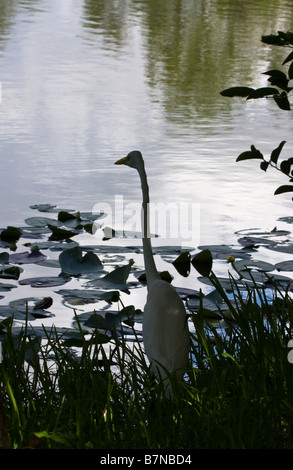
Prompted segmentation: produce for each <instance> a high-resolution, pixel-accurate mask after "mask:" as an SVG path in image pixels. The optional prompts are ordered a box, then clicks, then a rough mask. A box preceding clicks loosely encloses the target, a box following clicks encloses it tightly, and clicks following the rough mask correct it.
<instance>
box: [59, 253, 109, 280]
mask: <svg viewBox="0 0 293 470" xmlns="http://www.w3.org/2000/svg"><path fill="white" fill-rule="evenodd" d="M59 262H60V266H61V269H62V271H63V272H64V273H67V274H71V275H72V276H79V275H81V274H88V273H97V272H99V271H101V270H102V269H103V266H102V263H101V261H100V259H99V258H98V256H97V255H95V254H94V253H93V252H87V253H86V254H85V255H84V256H82V249H81V247H80V246H76V247H74V248H69V249H68V250H64V251H63V252H62V253H60V255H59Z"/></svg>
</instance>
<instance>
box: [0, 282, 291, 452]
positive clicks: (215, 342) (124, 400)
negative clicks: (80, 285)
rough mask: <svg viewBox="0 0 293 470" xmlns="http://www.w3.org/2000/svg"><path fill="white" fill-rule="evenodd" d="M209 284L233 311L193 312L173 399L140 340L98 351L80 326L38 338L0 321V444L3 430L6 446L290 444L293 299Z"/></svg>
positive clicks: (97, 342)
mask: <svg viewBox="0 0 293 470" xmlns="http://www.w3.org/2000/svg"><path fill="white" fill-rule="evenodd" d="M211 279H212V281H213V283H214V286H215V287H216V288H217V290H218V292H220V294H221V296H222V297H223V298H224V300H225V302H226V304H227V305H228V306H229V309H230V310H229V315H227V313H225V314H224V313H223V318H224V317H225V319H224V320H223V322H224V326H225V328H218V325H217V324H215V323H211V322H208V321H207V319H206V317H205V315H201V314H200V313H199V314H194V315H192V316H191V318H192V321H193V324H194V327H195V332H196V333H195V334H194V335H192V336H193V339H194V341H193V343H192V345H191V348H190V364H189V367H188V370H187V371H186V377H185V382H184V385H183V387H182V388H181V387H179V386H178V384H176V383H174V399H173V400H172V401H170V400H167V399H166V398H165V396H164V388H163V385H162V384H161V383H158V382H157V381H152V380H151V378H150V376H149V371H148V365H147V363H146V361H145V357H144V354H143V346H142V343H135V344H132V343H129V344H128V343H127V342H126V341H125V340H124V338H122V339H118V337H117V335H116V334H115V331H114V332H113V335H112V339H111V343H107V344H106V346H107V348H108V347H109V346H110V345H111V346H110V350H109V353H107V354H106V353H105V352H104V344H103V341H104V340H105V337H104V336H103V335H100V334H99V332H98V331H95V332H94V333H93V334H92V335H89V334H87V333H85V332H84V331H83V329H82V327H81V326H80V325H79V330H80V331H79V337H78V338H76V339H75V340H72V339H71V340H68V339H66V338H62V337H60V336H58V334H57V332H56V331H55V330H54V329H52V330H51V331H50V333H48V334H47V339H46V341H44V340H42V339H41V338H39V337H38V336H37V335H32V334H31V333H29V331H28V330H27V328H26V326H24V328H23V331H22V332H21V334H19V335H17V336H15V335H14V334H13V328H12V322H11V321H10V320H5V321H4V322H2V324H1V327H2V329H1V337H2V341H3V361H2V363H1V365H0V385H1V410H0V411H1V413H0V426H1V428H0V438H1V436H2V438H1V439H2V442H1V439H0V445H2V447H4V444H3V442H4V437H5V435H6V437H7V436H8V437H9V440H10V445H11V447H13V448H30V447H41V448H45V449H46V448H50V449H55V448H75V449H84V448H89V449H92V448H93V449H123V448H125V449H139V448H144V449H146V448H147V449H198V448H201V449H207V448H214V449H221V448H292V447H293V428H292V424H293V364H292V363H290V362H289V361H288V357H287V356H288V352H289V349H288V347H287V344H288V341H289V340H290V339H292V337H293V334H292V331H291V326H292V318H293V303H292V300H291V298H290V295H289V294H288V293H286V292H285V293H284V292H281V291H280V290H279V289H275V290H274V296H275V298H274V300H273V302H268V300H267V297H266V293H265V292H264V291H260V289H257V288H256V289H254V290H251V291H249V293H248V296H247V297H246V299H245V300H244V298H243V296H242V295H241V292H240V290H239V288H238V287H237V284H236V283H235V282H234V281H233V279H231V284H232V286H231V287H232V290H233V292H234V295H233V298H232V300H231V298H228V296H227V294H226V292H225V291H224V290H223V289H222V288H221V286H220V284H219V282H218V280H217V278H216V277H215V276H214V275H213V274H212V275H211ZM259 299H260V300H259ZM257 300H258V302H257ZM220 313H221V312H220ZM77 320H78V317H77ZM223 322H222V323H223ZM77 323H78V322H77ZM74 346H77V347H78V349H79V351H80V354H75V353H74V349H73V348H74ZM3 415H4V417H5V421H3V419H1V416H2V417H3ZM3 436H4V437H3Z"/></svg>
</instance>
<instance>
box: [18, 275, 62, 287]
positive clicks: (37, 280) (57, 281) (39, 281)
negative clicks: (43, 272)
mask: <svg viewBox="0 0 293 470" xmlns="http://www.w3.org/2000/svg"><path fill="white" fill-rule="evenodd" d="M70 279H71V278H70V277H66V276H51V277H50V276H48V277H45V276H44V277H30V278H27V279H21V280H20V281H19V284H20V285H21V286H27V285H30V286H31V287H56V286H62V285H63V284H66V282H68V281H70Z"/></svg>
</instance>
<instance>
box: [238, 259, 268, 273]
mask: <svg viewBox="0 0 293 470" xmlns="http://www.w3.org/2000/svg"><path fill="white" fill-rule="evenodd" d="M233 266H234V267H235V268H236V269H237V270H238V271H241V274H243V272H242V271H251V270H252V269H256V270H258V271H264V272H268V271H273V270H274V269H275V266H274V265H273V264H271V263H267V262H266V261H259V260H239V261H235V262H234V263H233Z"/></svg>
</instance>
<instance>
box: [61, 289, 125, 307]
mask: <svg viewBox="0 0 293 470" xmlns="http://www.w3.org/2000/svg"><path fill="white" fill-rule="evenodd" d="M58 294H60V295H62V296H63V297H64V300H65V301H66V302H67V303H69V304H70V305H84V304H91V303H96V302H98V301H99V300H103V301H105V302H108V303H112V302H118V300H119V298H120V293H119V291H117V290H113V291H106V292H105V291H104V290H99V289H95V290H93V289H67V290H66V289H61V290H59V291H58Z"/></svg>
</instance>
